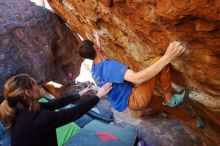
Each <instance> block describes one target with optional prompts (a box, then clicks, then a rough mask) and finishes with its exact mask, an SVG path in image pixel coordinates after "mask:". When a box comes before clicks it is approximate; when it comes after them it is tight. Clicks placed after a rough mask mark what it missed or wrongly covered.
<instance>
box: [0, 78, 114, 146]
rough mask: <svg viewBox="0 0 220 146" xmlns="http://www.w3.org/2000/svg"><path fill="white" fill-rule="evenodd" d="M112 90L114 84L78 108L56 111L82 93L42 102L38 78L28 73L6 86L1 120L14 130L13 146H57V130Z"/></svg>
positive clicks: (13, 79)
mask: <svg viewBox="0 0 220 146" xmlns="http://www.w3.org/2000/svg"><path fill="white" fill-rule="evenodd" d="M110 90H111V83H107V84H105V85H104V86H103V87H102V88H100V89H99V90H98V92H97V93H96V95H94V96H91V97H89V98H88V99H87V100H86V101H83V102H82V103H80V104H78V105H77V106H75V107H72V108H68V109H63V110H60V111H54V110H56V109H59V108H62V107H64V106H66V105H68V104H70V103H73V102H75V101H77V100H79V99H80V94H73V95H68V96H66V97H63V98H59V99H57V100H54V101H52V102H48V103H39V102H38V100H39V98H40V97H41V96H40V87H39V86H38V84H37V82H36V81H35V79H33V78H32V77H30V76H29V75H27V74H19V75H16V76H13V77H11V78H10V79H9V80H7V81H6V83H5V85H4V101H3V102H2V103H1V105H0V120H1V121H2V122H3V123H4V125H5V126H6V128H7V129H9V130H10V131H11V144H12V146H57V139H56V128H58V127H60V126H63V125H65V124H67V123H70V122H72V121H74V120H76V119H78V118H80V117H81V116H82V115H84V114H85V113H86V112H88V111H89V110H90V109H91V108H92V107H94V106H95V105H96V104H97V103H98V102H99V99H100V98H101V97H103V96H105V95H106V94H107V93H108V92H109V91H110Z"/></svg>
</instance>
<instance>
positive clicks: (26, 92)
mask: <svg viewBox="0 0 220 146" xmlns="http://www.w3.org/2000/svg"><path fill="white" fill-rule="evenodd" d="M24 93H25V94H26V95H27V96H29V97H31V96H32V94H31V91H30V90H25V92H24Z"/></svg>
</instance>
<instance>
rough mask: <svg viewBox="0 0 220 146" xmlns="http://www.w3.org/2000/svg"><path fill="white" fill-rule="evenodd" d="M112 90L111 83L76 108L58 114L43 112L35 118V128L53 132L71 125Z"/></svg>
mask: <svg viewBox="0 0 220 146" xmlns="http://www.w3.org/2000/svg"><path fill="white" fill-rule="evenodd" d="M111 89H112V84H111V83H106V84H105V85H104V86H103V87H102V88H100V89H99V90H98V92H97V93H96V96H89V95H88V98H86V99H87V100H85V101H83V102H82V103H80V104H78V105H77V106H75V107H72V108H68V109H63V110H60V111H58V112H55V111H48V110H41V111H40V112H36V115H35V116H33V117H34V119H33V121H34V123H33V124H34V128H35V130H36V131H38V132H43V131H47V130H53V129H55V128H57V127H60V126H62V125H65V124H67V123H70V122H72V121H74V120H76V119H78V118H80V117H81V116H82V115H84V114H85V113H87V112H88V111H89V110H91V109H92V108H93V107H94V106H95V105H96V104H97V103H98V102H99V98H101V97H104V96H105V95H106V94H107V93H108V92H109V91H110V90H111Z"/></svg>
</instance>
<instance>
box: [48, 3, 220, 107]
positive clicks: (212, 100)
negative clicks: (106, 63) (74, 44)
mask: <svg viewBox="0 0 220 146" xmlns="http://www.w3.org/2000/svg"><path fill="white" fill-rule="evenodd" d="M48 1H49V3H50V5H51V7H52V8H53V10H54V11H55V12H56V13H57V14H58V15H60V16H61V17H62V18H63V19H64V20H65V21H66V22H67V24H68V25H69V27H70V28H71V29H72V30H73V31H74V32H77V33H79V34H80V35H81V36H82V37H83V38H86V37H87V38H90V39H92V35H93V34H94V33H95V32H96V31H98V30H99V31H102V32H105V33H104V34H103V35H102V36H101V44H102V46H104V48H105V53H106V55H107V56H108V57H110V58H113V59H116V60H119V61H122V62H123V63H125V64H127V65H129V66H130V67H131V68H133V69H134V70H139V69H142V68H144V67H146V66H147V65H148V62H149V60H150V59H151V58H153V57H154V56H155V55H160V54H163V53H164V51H165V49H166V47H167V46H168V44H169V42H170V41H172V40H181V41H183V42H185V43H186V45H187V50H186V52H185V54H183V55H182V56H181V57H179V58H178V59H177V60H175V61H173V62H172V66H173V80H174V81H175V82H176V83H177V84H179V85H183V86H186V87H188V88H190V89H192V91H193V92H192V94H191V97H192V98H194V99H196V100H198V101H200V102H202V103H203V104H205V105H207V106H209V107H210V108H211V109H214V110H217V111H218V110H219V109H220V1H219V0H48Z"/></svg>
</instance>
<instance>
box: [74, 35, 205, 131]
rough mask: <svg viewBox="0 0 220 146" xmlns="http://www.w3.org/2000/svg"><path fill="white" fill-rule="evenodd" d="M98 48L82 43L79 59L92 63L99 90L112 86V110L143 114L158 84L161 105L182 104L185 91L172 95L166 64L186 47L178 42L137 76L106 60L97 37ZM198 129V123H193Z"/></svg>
mask: <svg viewBox="0 0 220 146" xmlns="http://www.w3.org/2000/svg"><path fill="white" fill-rule="evenodd" d="M95 37H96V41H97V44H95V43H93V42H92V41H90V40H84V41H83V42H82V44H81V45H80V47H79V50H78V53H79V55H80V56H81V57H82V58H85V59H91V60H93V66H92V77H93V79H94V80H95V82H96V84H97V85H98V86H99V87H101V86H102V85H103V84H105V83H106V82H112V90H111V91H110V92H109V93H108V100H109V101H110V103H111V105H112V106H113V108H114V109H116V110H117V111H119V112H123V111H125V109H126V108H127V107H128V108H129V109H130V110H134V111H135V110H142V109H144V108H147V107H148V105H149V103H150V101H151V98H152V96H153V92H154V89H155V86H156V81H157V80H159V83H160V88H161V91H162V93H163V96H164V101H163V102H162V104H163V105H164V106H168V107H175V106H177V105H179V104H180V103H182V102H183V99H184V97H185V96H186V91H185V90H183V92H182V93H177V94H174V95H171V89H172V88H171V77H170V68H169V63H170V62H171V61H172V60H174V59H175V58H176V57H178V56H179V55H181V54H182V53H183V52H184V51H185V47H184V46H183V45H182V44H181V42H179V41H173V42H171V43H170V44H169V46H168V47H167V50H166V52H165V54H164V55H163V56H162V57H155V58H154V59H153V60H152V62H151V65H150V66H149V67H146V68H144V69H143V70H140V71H138V72H135V71H133V70H131V69H130V68H129V67H128V66H126V65H125V64H123V63H120V62H118V61H115V60H112V59H107V58H106V57H105V56H104V55H103V52H102V47H100V41H99V35H98V33H97V34H96V35H95ZM185 119H187V120H188V121H192V122H191V123H193V124H194V125H197V127H200V126H201V125H202V124H201V123H202V122H200V121H201V120H200V119H199V120H192V119H191V118H190V117H187V115H186V116H185Z"/></svg>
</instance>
